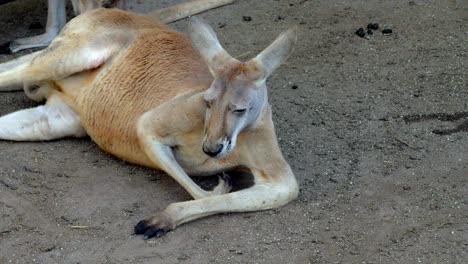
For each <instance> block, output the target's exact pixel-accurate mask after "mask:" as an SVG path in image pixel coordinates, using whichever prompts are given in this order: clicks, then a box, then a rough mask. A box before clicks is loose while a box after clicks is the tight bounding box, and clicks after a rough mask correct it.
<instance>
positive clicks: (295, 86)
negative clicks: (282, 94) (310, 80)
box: [291, 84, 299, 90]
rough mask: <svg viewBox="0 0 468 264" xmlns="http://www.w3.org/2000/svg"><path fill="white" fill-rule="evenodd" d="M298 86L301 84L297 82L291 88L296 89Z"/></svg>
mask: <svg viewBox="0 0 468 264" xmlns="http://www.w3.org/2000/svg"><path fill="white" fill-rule="evenodd" d="M297 88H299V86H298V85H297V84H293V86H291V89H293V90H296V89H297Z"/></svg>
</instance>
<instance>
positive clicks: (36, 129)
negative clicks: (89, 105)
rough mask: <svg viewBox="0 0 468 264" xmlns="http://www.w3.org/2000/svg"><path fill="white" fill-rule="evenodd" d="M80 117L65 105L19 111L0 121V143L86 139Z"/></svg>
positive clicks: (48, 105)
mask: <svg viewBox="0 0 468 264" xmlns="http://www.w3.org/2000/svg"><path fill="white" fill-rule="evenodd" d="M85 135H86V132H85V130H84V129H83V127H82V126H81V124H80V119H79V116H78V115H77V114H76V113H75V111H74V110H73V109H72V108H71V107H70V106H68V105H67V104H65V103H63V102H55V103H50V104H46V105H44V106H38V107H34V108H29V109H24V110H20V111H17V112H14V113H11V114H8V115H5V116H3V117H0V139H3V140H15V141H38V140H51V139H57V138H63V137H72V136H74V137H83V136H85Z"/></svg>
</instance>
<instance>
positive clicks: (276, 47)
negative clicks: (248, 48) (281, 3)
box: [251, 28, 297, 79]
mask: <svg viewBox="0 0 468 264" xmlns="http://www.w3.org/2000/svg"><path fill="white" fill-rule="evenodd" d="M296 40H297V35H296V29H295V28H291V29H289V30H287V31H285V32H283V33H281V35H279V37H277V38H276V40H275V41H274V42H273V43H272V44H270V46H268V48H266V49H265V50H264V51H262V52H261V53H260V54H258V55H257V57H255V58H253V59H252V60H251V61H252V62H253V63H255V64H257V65H259V66H260V68H261V70H262V73H263V74H262V77H263V78H265V79H266V78H267V77H268V76H269V75H270V74H271V73H272V72H273V71H274V70H276V68H278V67H279V66H280V65H281V63H283V62H284V61H285V60H286V59H287V58H288V57H289V55H290V54H291V53H292V51H293V49H294V45H295V44H296Z"/></svg>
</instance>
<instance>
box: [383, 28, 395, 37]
mask: <svg viewBox="0 0 468 264" xmlns="http://www.w3.org/2000/svg"><path fill="white" fill-rule="evenodd" d="M392 33H393V31H392V30H391V29H389V28H386V29H384V30H382V34H385V35H389V34H392Z"/></svg>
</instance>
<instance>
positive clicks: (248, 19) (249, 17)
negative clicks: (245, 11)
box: [242, 16, 252, 21]
mask: <svg viewBox="0 0 468 264" xmlns="http://www.w3.org/2000/svg"><path fill="white" fill-rule="evenodd" d="M242 20H244V21H252V17H251V16H242Z"/></svg>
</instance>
